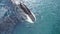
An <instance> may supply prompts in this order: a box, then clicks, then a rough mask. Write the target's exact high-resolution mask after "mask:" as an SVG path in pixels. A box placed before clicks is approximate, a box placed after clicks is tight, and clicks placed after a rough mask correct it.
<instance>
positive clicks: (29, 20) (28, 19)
mask: <svg viewBox="0 0 60 34" xmlns="http://www.w3.org/2000/svg"><path fill="white" fill-rule="evenodd" d="M25 15H26V17H27V19H26V21H27V22H29V23H34V21H32V19H31V18H30V17H29V16H28V15H27V14H25ZM32 15H33V16H34V18H35V21H36V17H35V15H34V14H33V13H32Z"/></svg>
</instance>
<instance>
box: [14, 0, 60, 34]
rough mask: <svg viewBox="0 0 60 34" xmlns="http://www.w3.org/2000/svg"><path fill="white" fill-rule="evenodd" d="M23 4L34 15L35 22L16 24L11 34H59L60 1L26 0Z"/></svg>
mask: <svg viewBox="0 0 60 34" xmlns="http://www.w3.org/2000/svg"><path fill="white" fill-rule="evenodd" d="M25 4H26V5H27V7H28V8H29V9H30V10H31V11H32V12H34V14H35V15H36V22H35V23H34V24H30V23H21V24H18V25H17V26H16V28H15V30H14V32H13V34H60V0H28V1H26V2H25Z"/></svg>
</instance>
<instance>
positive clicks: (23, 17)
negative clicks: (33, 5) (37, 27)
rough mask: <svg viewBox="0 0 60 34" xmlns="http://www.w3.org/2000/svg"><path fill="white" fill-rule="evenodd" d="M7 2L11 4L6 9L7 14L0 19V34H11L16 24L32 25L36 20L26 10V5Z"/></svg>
mask: <svg viewBox="0 0 60 34" xmlns="http://www.w3.org/2000/svg"><path fill="white" fill-rule="evenodd" d="M9 2H11V3H12V4H11V7H10V8H9V9H8V12H6V13H5V15H4V16H3V17H2V18H0V34H4V33H5V34H12V31H13V30H14V27H15V26H16V24H18V23H21V22H23V21H27V22H30V23H33V22H34V21H35V20H36V18H35V15H34V14H33V13H32V12H31V11H30V10H29V9H28V8H27V6H26V5H24V4H23V3H19V4H17V3H15V4H14V3H13V2H14V1H11V0H10V1H9ZM8 7H9V6H8ZM10 10H11V11H10Z"/></svg>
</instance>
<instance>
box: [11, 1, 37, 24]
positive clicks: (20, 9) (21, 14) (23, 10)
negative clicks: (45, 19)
mask: <svg viewBox="0 0 60 34" xmlns="http://www.w3.org/2000/svg"><path fill="white" fill-rule="evenodd" d="M11 1H12V3H13V4H16V8H17V15H18V19H23V20H24V21H27V22H29V23H34V22H35V21H36V17H35V15H34V13H33V12H31V11H30V10H29V9H28V8H27V6H26V5H25V4H23V3H20V2H19V0H11Z"/></svg>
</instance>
